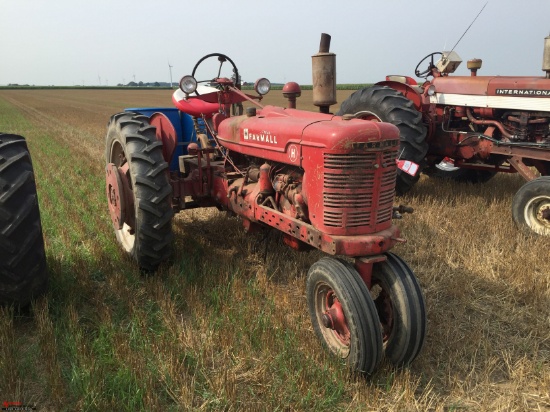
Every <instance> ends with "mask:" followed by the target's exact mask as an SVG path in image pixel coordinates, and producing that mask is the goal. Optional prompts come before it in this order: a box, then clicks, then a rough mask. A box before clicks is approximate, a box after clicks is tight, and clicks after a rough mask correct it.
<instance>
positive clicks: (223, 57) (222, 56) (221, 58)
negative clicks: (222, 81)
mask: <svg viewBox="0 0 550 412" xmlns="http://www.w3.org/2000/svg"><path fill="white" fill-rule="evenodd" d="M210 57H217V58H218V61H219V62H220V68H219V70H218V75H217V76H216V77H215V78H217V77H220V74H221V72H222V66H223V64H224V63H225V62H226V61H228V62H229V63H231V66H233V73H234V74H235V84H236V85H237V83H238V82H239V70H238V69H237V66H236V65H235V63H233V60H231V59H230V58H229V57H227V56H226V55H225V54H221V53H210V54H207V55H206V56H204V57H203V58H202V59H200V60H199V61H198V62H197V64H195V67H193V72H192V73H191V76H193V77H195V72H196V71H197V68H198V67H199V65H200V64H201V63H202V62H203V61H205V60H206V59H209V58H210ZM211 81H212V80H201V81H197V83H205V82H211ZM195 93H196V94H197V96H200V94H199V92H198V91H195Z"/></svg>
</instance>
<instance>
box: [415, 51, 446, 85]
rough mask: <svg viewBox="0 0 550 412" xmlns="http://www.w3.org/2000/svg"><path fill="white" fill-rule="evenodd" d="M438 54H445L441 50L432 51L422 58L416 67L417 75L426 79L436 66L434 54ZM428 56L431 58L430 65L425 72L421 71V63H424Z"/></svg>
mask: <svg viewBox="0 0 550 412" xmlns="http://www.w3.org/2000/svg"><path fill="white" fill-rule="evenodd" d="M437 55H440V56H443V53H441V52H434V53H430V54H428V55H427V56H426V57H424V58H423V59H422V60H420V62H419V63H418V64H417V65H416V67H415V69H414V74H415V75H416V77H421V78H423V79H426V78H427V77H428V76H429V75H430V74H431V73H432V69H433V68H434V67H435V64H434V56H437ZM428 58H430V64H429V65H428V68H427V69H426V70H424V71H423V72H421V71H419V70H418V68H419V67H420V65H421V64H422V63H424V62H425V61H426V60H427V59H428Z"/></svg>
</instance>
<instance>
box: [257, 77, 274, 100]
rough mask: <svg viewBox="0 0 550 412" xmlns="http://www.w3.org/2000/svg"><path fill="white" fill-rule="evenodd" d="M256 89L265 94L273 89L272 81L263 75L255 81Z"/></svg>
mask: <svg viewBox="0 0 550 412" xmlns="http://www.w3.org/2000/svg"><path fill="white" fill-rule="evenodd" d="M254 90H256V93H258V94H261V95H262V96H263V95H264V94H267V93H268V92H269V91H270V90H271V82H270V81H269V80H267V79H266V78H265V77H262V78H261V79H258V80H256V83H254Z"/></svg>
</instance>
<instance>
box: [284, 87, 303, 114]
mask: <svg viewBox="0 0 550 412" xmlns="http://www.w3.org/2000/svg"><path fill="white" fill-rule="evenodd" d="M301 95H302V89H301V88H300V85H299V84H298V83H296V82H288V83H286V84H285V85H284V86H283V96H284V97H285V98H286V99H288V108H289V109H296V98H297V97H300V96H301Z"/></svg>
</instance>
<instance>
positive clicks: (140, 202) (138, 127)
mask: <svg viewBox="0 0 550 412" xmlns="http://www.w3.org/2000/svg"><path fill="white" fill-rule="evenodd" d="M155 130H156V129H155V127H153V126H151V125H150V124H149V118H148V117H147V116H143V115H139V114H136V113H119V114H116V115H114V116H112V117H111V120H110V122H109V126H108V130H107V137H106V148H105V150H106V151H105V158H106V161H107V166H109V164H115V165H116V166H117V167H118V168H119V170H121V169H122V170H125V172H124V174H125V176H124V177H125V179H127V181H128V182H129V184H130V191H131V196H130V197H131V198H133V208H131V210H130V211H129V212H128V213H127V214H126V219H125V220H124V224H123V227H122V229H119V228H118V227H117V226H116V225H115V227H114V229H115V233H116V237H117V240H118V242H119V243H120V245H121V246H122V247H123V249H124V250H125V251H126V252H127V253H128V254H129V255H130V256H131V257H132V258H133V259H134V260H135V261H136V262H137V264H138V265H139V267H140V269H141V270H143V271H146V272H154V271H155V270H156V269H157V268H158V266H159V265H160V263H161V262H163V261H165V260H167V259H168V258H169V257H170V254H171V251H172V216H173V214H174V213H173V211H172V207H171V195H172V187H171V186H170V183H169V181H168V176H167V169H168V163H166V161H165V160H164V158H163V155H162V143H161V142H160V141H159V140H157V138H156V135H155ZM109 201H110V199H108V202H109Z"/></svg>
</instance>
